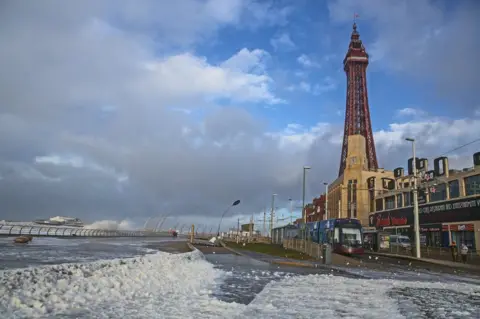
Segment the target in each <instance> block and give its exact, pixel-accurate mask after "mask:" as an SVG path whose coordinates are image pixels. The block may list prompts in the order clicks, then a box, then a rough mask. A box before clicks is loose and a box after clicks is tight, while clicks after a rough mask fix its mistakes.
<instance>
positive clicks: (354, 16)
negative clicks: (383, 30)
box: [353, 12, 360, 24]
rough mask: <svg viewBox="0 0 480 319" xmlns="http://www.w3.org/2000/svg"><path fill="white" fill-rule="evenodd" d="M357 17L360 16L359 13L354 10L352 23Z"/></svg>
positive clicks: (355, 21)
mask: <svg viewBox="0 0 480 319" xmlns="http://www.w3.org/2000/svg"><path fill="white" fill-rule="evenodd" d="M359 17H360V15H359V14H358V13H356V12H355V13H354V14H353V23H354V24H356V23H357V18H359Z"/></svg>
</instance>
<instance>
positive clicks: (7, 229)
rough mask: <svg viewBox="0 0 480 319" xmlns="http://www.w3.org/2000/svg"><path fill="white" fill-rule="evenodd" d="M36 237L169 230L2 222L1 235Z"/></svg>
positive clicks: (145, 234)
mask: <svg viewBox="0 0 480 319" xmlns="http://www.w3.org/2000/svg"><path fill="white" fill-rule="evenodd" d="M27 235H29V236H34V237H167V236H171V234H169V233H168V232H152V231H142V230H106V229H88V228H77V227H75V228H74V227H61V226H40V225H38V226H32V225H28V226H26V225H5V224H0V236H27Z"/></svg>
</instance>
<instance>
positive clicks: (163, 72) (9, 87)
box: [0, 0, 480, 225]
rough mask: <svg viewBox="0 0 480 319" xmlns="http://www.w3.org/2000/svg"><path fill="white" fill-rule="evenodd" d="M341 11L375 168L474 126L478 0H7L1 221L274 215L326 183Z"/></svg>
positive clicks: (456, 155) (479, 107)
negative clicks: (363, 68) (366, 61)
mask: <svg viewBox="0 0 480 319" xmlns="http://www.w3.org/2000/svg"><path fill="white" fill-rule="evenodd" d="M354 12H357V13H358V14H359V15H360V17H359V18H358V21H357V23H358V26H359V27H358V30H359V32H360V34H361V38H362V40H363V41H364V44H365V46H366V49H367V51H368V52H369V54H370V56H371V63H370V65H369V68H368V89H369V102H370V108H371V113H372V122H373V128H374V131H375V142H376V146H377V153H378V157H379V163H380V166H382V167H385V168H388V169H393V168H395V167H397V166H401V165H405V163H406V161H407V157H408V154H409V151H410V148H409V145H407V144H406V143H405V142H404V137H405V136H411V137H416V138H417V139H419V143H418V155H419V156H424V157H430V158H431V157H436V156H439V155H442V154H443V153H445V152H447V151H449V150H451V149H453V148H455V147H457V146H459V145H462V144H465V143H467V142H469V141H472V140H475V139H476V138H478V137H480V130H479V129H478V128H479V127H480V104H479V102H478V95H477V94H478V89H479V84H478V83H480V76H479V74H480V73H479V72H478V70H477V69H476V68H475V67H474V66H475V64H477V65H478V57H477V55H478V52H479V49H480V42H479V41H475V40H474V39H476V38H478V30H479V29H480V28H479V22H478V17H479V16H480V2H478V1H475V0H471V1H469V0H461V1H447V0H444V1H427V0H417V1H409V0H396V1H394V0H392V1H387V0H363V1H355V0H331V1H319V0H276V1H273V0H271V1H270V0H177V1H155V0H136V1H128V0H125V1H113V0H112V1H109V0H105V1H102V0H92V1H89V0H84V1H68V2H65V1H55V0H44V1H15V0H12V1H8V0H5V1H2V3H1V4H0V43H2V49H1V50H0V70H1V72H0V98H1V100H0V101H1V102H0V205H1V213H0V219H16V220H30V219H32V218H47V217H50V216H52V215H74V216H77V217H80V218H82V219H84V220H85V221H87V222H93V221H98V220H124V219H130V220H133V221H135V222H137V223H142V221H144V220H146V219H147V218H148V217H155V216H159V215H162V214H170V215H171V216H172V217H171V220H172V222H174V221H182V222H188V223H191V222H192V221H193V222H196V223H204V224H210V223H213V221H217V220H218V216H219V215H221V212H222V211H223V210H224V209H225V208H226V207H227V206H228V205H229V204H230V203H231V202H233V201H234V200H236V199H240V200H241V201H242V203H241V204H240V205H239V206H237V207H235V209H234V210H232V212H231V217H229V218H228V219H227V220H226V224H227V225H231V224H232V223H233V222H234V221H236V216H237V215H240V216H246V215H250V214H252V213H258V212H261V211H263V209H264V207H265V206H270V198H271V194H272V193H277V194H278V196H277V204H276V205H277V206H278V207H279V213H278V214H279V215H281V214H285V216H286V214H287V212H286V210H285V209H283V208H284V207H287V206H288V198H289V197H291V198H293V199H295V200H299V199H300V198H301V179H302V166H303V165H310V166H311V167H312V170H311V171H309V172H308V178H307V181H308V182H307V197H308V198H312V197H314V196H316V195H318V194H320V193H321V192H322V191H323V190H324V186H323V183H324V182H329V181H332V180H334V179H335V178H336V173H337V172H338V165H339V160H340V142H341V139H342V126H343V121H344V109H345V91H346V80H345V74H344V72H343V70H342V60H343V57H344V54H345V52H346V49H347V47H348V43H349V38H350V33H351V30H352V18H353V14H354ZM479 150H480V144H479V143H476V144H473V145H471V146H469V147H465V148H462V149H460V150H457V151H455V152H452V153H449V154H448V155H449V156H450V157H451V159H452V164H453V165H455V166H457V167H459V168H462V167H467V166H472V156H471V155H472V154H473V152H474V151H479ZM295 205H297V204H295ZM242 218H243V219H244V221H246V218H245V217H242ZM215 223H216V222H215Z"/></svg>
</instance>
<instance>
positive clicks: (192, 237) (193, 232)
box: [190, 225, 195, 244]
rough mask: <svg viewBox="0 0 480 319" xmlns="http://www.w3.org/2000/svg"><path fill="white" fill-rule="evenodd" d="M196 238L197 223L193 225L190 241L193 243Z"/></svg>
mask: <svg viewBox="0 0 480 319" xmlns="http://www.w3.org/2000/svg"><path fill="white" fill-rule="evenodd" d="M194 239H195V225H192V232H191V233H190V243H191V244H193V241H194Z"/></svg>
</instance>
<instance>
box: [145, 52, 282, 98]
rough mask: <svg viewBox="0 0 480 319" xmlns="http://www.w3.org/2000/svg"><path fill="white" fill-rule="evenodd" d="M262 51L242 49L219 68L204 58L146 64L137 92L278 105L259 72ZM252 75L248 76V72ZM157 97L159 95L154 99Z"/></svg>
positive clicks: (184, 57) (182, 57) (185, 56)
mask: <svg viewBox="0 0 480 319" xmlns="http://www.w3.org/2000/svg"><path fill="white" fill-rule="evenodd" d="M265 54H266V53H265V52H263V51H261V50H254V51H252V52H250V51H248V50H246V49H242V50H241V51H240V52H238V53H237V54H235V55H234V56H232V57H231V58H230V59H228V60H227V61H225V62H224V63H222V64H221V65H220V66H214V65H211V64H209V63H208V62H207V61H206V59H205V58H202V57H196V56H193V55H191V54H188V53H187V54H181V55H175V56H171V57H168V58H166V59H164V60H161V61H158V62H155V63H149V64H147V65H146V68H147V70H148V74H146V77H145V80H144V82H143V83H142V82H140V83H139V84H138V89H139V91H143V92H144V93H145V94H151V93H152V92H155V91H157V92H158V94H162V96H161V98H165V97H166V96H168V97H169V98H172V99H183V98H187V97H199V96H203V97H210V98H230V99H232V100H234V101H240V102H244V101H250V102H259V101H263V102H267V103H279V102H281V100H280V99H278V98H276V97H275V96H274V95H273V93H272V92H271V91H270V84H271V83H272V79H271V78H270V77H269V76H268V75H266V74H258V73H259V72H258V71H259V70H263V68H264V65H263V64H262V63H261V57H262V56H265ZM249 72H252V73H249ZM158 98H160V96H158Z"/></svg>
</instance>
